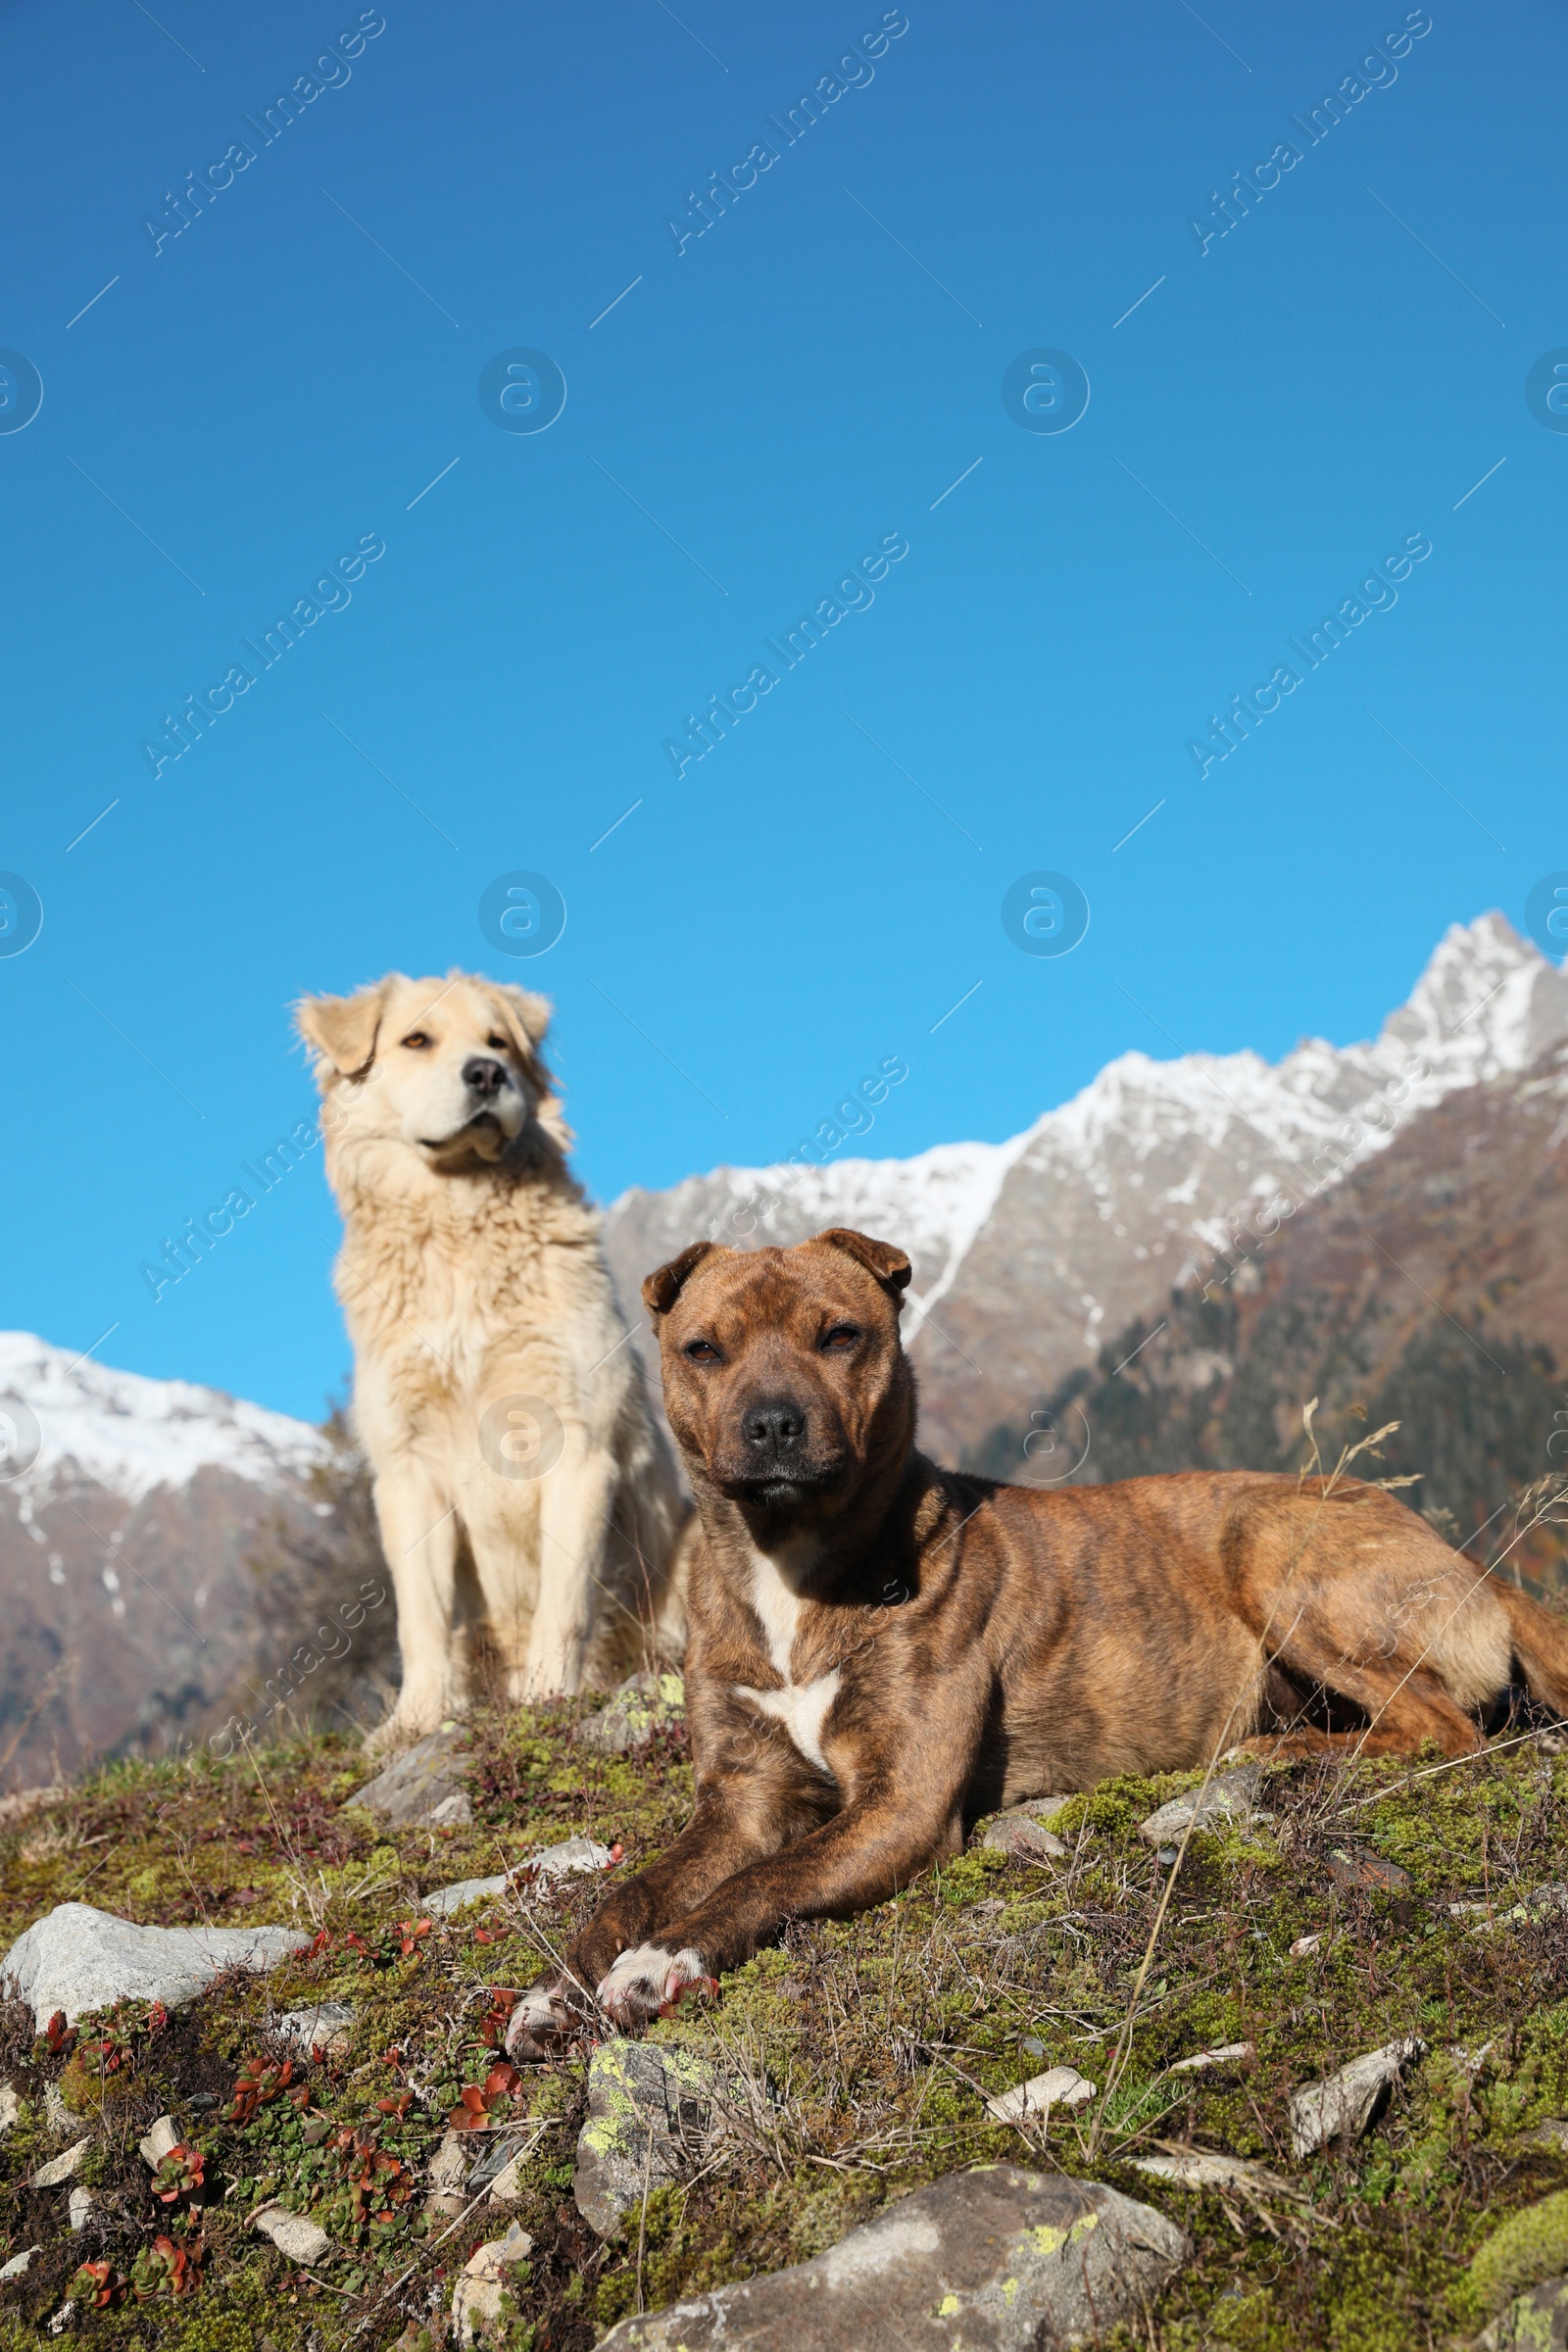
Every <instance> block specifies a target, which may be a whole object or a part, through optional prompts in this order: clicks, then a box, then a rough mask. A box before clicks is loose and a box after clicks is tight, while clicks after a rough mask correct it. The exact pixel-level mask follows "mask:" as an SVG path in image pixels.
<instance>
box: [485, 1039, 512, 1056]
mask: <svg viewBox="0 0 1568 2352" xmlns="http://www.w3.org/2000/svg"><path fill="white" fill-rule="evenodd" d="M484 1042H485V1044H486V1045H487V1046H491V1047H493V1048H494V1050H495V1052H496V1053H498V1054H505V1053H507V1052H508V1051H509V1049H510V1045H511V1040H510V1039H508V1038H505V1037H487V1038H486V1039H485V1041H484Z"/></svg>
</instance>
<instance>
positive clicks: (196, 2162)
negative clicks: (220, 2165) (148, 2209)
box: [152, 2140, 207, 2205]
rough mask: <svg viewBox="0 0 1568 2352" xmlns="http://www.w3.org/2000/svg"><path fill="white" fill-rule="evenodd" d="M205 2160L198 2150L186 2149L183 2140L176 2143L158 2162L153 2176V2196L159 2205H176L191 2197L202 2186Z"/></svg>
mask: <svg viewBox="0 0 1568 2352" xmlns="http://www.w3.org/2000/svg"><path fill="white" fill-rule="evenodd" d="M206 2165H207V2158H206V2156H205V2155H204V2154H203V2152H202V2150H201V2149H200V2148H188V2147H186V2145H185V2144H184V2142H183V2140H179V2141H176V2142H175V2144H174V2146H173V2147H172V2148H171V2149H170V2151H169V2154H168V2155H167V2156H165V2157H164V2158H163V2159H162V2161H161V2162H160V2164H159V2166H158V2169H157V2171H156V2172H155V2173H154V2174H153V2180H152V2189H153V2195H154V2196H155V2197H156V2198H157V2199H158V2202H159V2204H160V2205H177V2204H178V2202H179V2200H180V2198H181V2197H193V2196H194V2195H195V2193H196V2191H197V2190H198V2189H199V2188H200V2187H201V2186H202V2182H203V2180H204V2177H205V2170H206Z"/></svg>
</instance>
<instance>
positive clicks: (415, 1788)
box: [348, 1723, 470, 1830]
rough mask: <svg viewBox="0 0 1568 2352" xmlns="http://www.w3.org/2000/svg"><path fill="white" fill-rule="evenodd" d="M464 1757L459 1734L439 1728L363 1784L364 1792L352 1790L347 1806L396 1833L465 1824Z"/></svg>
mask: <svg viewBox="0 0 1568 2352" xmlns="http://www.w3.org/2000/svg"><path fill="white" fill-rule="evenodd" d="M466 1751H467V1741H466V1738H465V1736H464V1733H463V1731H462V1728H461V1727H460V1726H459V1725H458V1724H455V1723H452V1724H443V1725H442V1726H441V1729H440V1730H439V1731H438V1732H430V1733H428V1734H427V1735H426V1737H425V1738H424V1739H422V1740H416V1741H415V1743H414V1745H413V1746H412V1747H409V1748H405V1749H404V1751H403V1753H402V1755H401V1756H399V1757H397V1758H396V1760H395V1761H394V1762H393V1763H391V1764H389V1765H388V1766H387V1768H386V1770H385V1771H384V1772H378V1773H377V1774H376V1776H375V1778H374V1780H373V1781H367V1782H366V1784H365V1786H364V1788H363V1789H355V1791H354V1793H353V1795H352V1796H351V1797H350V1798H349V1800H348V1801H349V1803H350V1804H351V1805H364V1806H365V1807H366V1808H367V1810H368V1811H369V1812H371V1813H374V1814H376V1815H377V1816H378V1817H379V1819H381V1820H382V1821H384V1822H387V1823H389V1824H390V1826H391V1827H392V1828H393V1829H395V1830H414V1829H420V1828H423V1827H424V1826H425V1825H427V1824H428V1825H431V1826H434V1827H437V1828H439V1827H440V1826H441V1825H442V1824H456V1823H459V1822H464V1821H466V1820H468V1818H469V1814H470V1808H469V1805H468V1798H467V1792H466V1789H465V1788H464V1786H463V1764H464V1759H465V1756H466ZM459 1800H461V1801H459Z"/></svg>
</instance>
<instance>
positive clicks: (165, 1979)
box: [0, 1903, 311, 2033]
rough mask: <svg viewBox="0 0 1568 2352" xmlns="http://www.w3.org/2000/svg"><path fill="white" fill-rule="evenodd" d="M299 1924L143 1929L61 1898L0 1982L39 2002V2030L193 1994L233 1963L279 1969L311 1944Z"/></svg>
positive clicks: (172, 2002) (14, 1953) (16, 1947)
mask: <svg viewBox="0 0 1568 2352" xmlns="http://www.w3.org/2000/svg"><path fill="white" fill-rule="evenodd" d="M310 1940H311V1939H310V1937H309V1936H302V1935H301V1934H300V1932H299V1931H298V1929H296V1928H260V1927H257V1928H138V1927H134V1926H132V1924H131V1922H130V1921H129V1920H128V1919H117V1918H116V1917H115V1915H114V1913H113V1912H112V1911H95V1910H94V1909H93V1907H92V1905H91V1903H58V1904H57V1905H56V1906H55V1908H54V1910H53V1911H50V1912H48V1913H47V1914H46V1915H45V1917H44V1918H42V1919H36V1920H34V1921H33V1923H32V1926H31V1927H30V1928H27V1929H25V1931H24V1932H23V1934H22V1935H20V1936H18V1937H17V1940H16V1942H15V1943H14V1944H13V1945H12V1946H11V1949H10V1951H9V1952H7V1954H6V1956H5V1958H4V1959H3V1960H0V1983H3V1984H6V1985H8V1986H9V1988H10V1989H11V1990H12V1991H13V1992H14V1993H16V1994H17V1995H19V1996H20V1997H21V1998H22V1999H23V2000H25V2001H30V2002H31V2004H32V2014H33V2019H34V2022H35V2023H36V2025H37V2027H38V2029H39V2031H40V2033H41V2032H42V2030H43V2028H44V2027H45V2026H46V2025H47V2024H48V2022H49V2020H50V2018H51V2017H52V2016H53V2015H54V2013H55V2011H56V2010H57V2009H63V2010H64V2011H65V2013H66V2017H67V2020H68V2021H69V2022H73V2021H74V2020H75V2019H76V2018H78V2017H85V2016H86V2015H87V2013H88V2012H89V2011H90V2010H93V2009H107V2008H108V2007H109V2006H110V2005H111V2003H113V2002H115V2001H120V2000H133V2001H163V2002H164V2003H165V2004H166V2005H167V2006H168V2007H169V2008H171V2009H172V2008H175V2007H177V2005H178V2004H179V2003H180V2002H181V2001H188V2000H192V1999H194V1997H195V1995H196V1994H197V1993H199V1992H203V1991H205V1990H206V1988H207V1986H208V1985H211V1984H212V1982H213V1980H214V1978H215V1977H220V1976H221V1975H222V1973H223V1971H224V1970H225V1969H228V1968H247V1969H251V1970H253V1971H256V1972H260V1971H262V1970H264V1969H269V1968H273V1967H275V1966H276V1964H277V1962H278V1961H279V1960H283V1959H286V1958H287V1956H288V1954H289V1953H290V1952H297V1951H300V1950H302V1949H303V1947H304V1946H305V1945H306V1944H308V1943H309V1942H310Z"/></svg>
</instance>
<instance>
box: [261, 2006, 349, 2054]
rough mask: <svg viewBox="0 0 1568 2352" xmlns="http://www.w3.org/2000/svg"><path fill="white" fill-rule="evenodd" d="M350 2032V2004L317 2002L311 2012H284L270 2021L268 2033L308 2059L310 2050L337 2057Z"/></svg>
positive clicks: (345, 2046)
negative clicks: (270, 2029)
mask: <svg viewBox="0 0 1568 2352" xmlns="http://www.w3.org/2000/svg"><path fill="white" fill-rule="evenodd" d="M353 2030H354V2005H353V2003H352V2002H351V2001H318V2002H317V2003H316V2005H315V2007H314V2008H311V2009H285V2010H284V2011H283V2012H282V2014H281V2016H279V2017H276V2018H274V2019H273V2020H272V2032H273V2033H274V2034H276V2035H277V2037H278V2039H279V2041H286V2042H287V2043H288V2045H289V2047H290V2049H293V2050H297V2051H298V2052H299V2054H300V2056H301V2057H302V2058H308V2057H309V2056H310V2054H311V2052H312V2051H313V2050H325V2051H326V2053H327V2055H328V2056H329V2057H339V2056H341V2055H342V2053H343V2051H344V2050H346V2049H347V2048H348V2046H349V2036H350V2034H352V2032H353Z"/></svg>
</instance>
